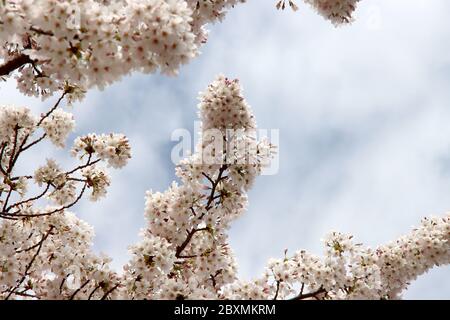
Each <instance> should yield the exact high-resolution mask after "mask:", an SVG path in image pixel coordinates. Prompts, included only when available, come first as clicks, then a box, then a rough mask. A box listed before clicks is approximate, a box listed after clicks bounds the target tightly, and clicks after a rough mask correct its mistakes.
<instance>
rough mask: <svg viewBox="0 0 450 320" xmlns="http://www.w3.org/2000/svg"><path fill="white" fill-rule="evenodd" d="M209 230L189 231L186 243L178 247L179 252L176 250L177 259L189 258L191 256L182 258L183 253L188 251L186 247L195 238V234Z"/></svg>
mask: <svg viewBox="0 0 450 320" xmlns="http://www.w3.org/2000/svg"><path fill="white" fill-rule="evenodd" d="M207 230H209V228H200V229H192V230H191V231H189V232H188V235H187V237H186V239H185V240H184V242H183V243H182V244H181V245H179V246H178V247H177V250H176V253H175V257H177V258H189V257H190V256H181V252H183V250H184V249H186V247H187V246H188V244H189V242H190V241H191V239H192V237H193V236H194V234H196V233H197V232H199V231H207Z"/></svg>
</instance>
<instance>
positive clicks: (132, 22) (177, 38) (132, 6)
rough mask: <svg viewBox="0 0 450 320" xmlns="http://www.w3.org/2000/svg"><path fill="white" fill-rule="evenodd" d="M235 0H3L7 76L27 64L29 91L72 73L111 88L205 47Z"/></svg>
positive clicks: (0, 33)
mask: <svg viewBox="0 0 450 320" xmlns="http://www.w3.org/2000/svg"><path fill="white" fill-rule="evenodd" d="M237 2H243V1H231V0H220V1H219V0H214V1H211V0H208V1H193V0H187V1H180V0H169V1H167V0H139V1H135V0H128V1H125V0H122V1H98V0H70V1H66V0H56V1H53V0H51V1H50V0H6V1H2V2H0V39H1V41H2V42H1V43H0V47H1V49H0V59H3V60H5V64H4V65H3V66H1V65H0V76H5V75H8V73H10V72H11V71H13V70H15V69H17V68H19V67H21V66H23V67H22V68H20V69H19V74H18V75H17V80H18V86H19V89H20V90H21V91H22V92H24V93H25V94H29V95H42V96H43V97H45V96H49V95H51V94H53V93H54V92H55V91H57V90H58V89H61V88H62V87H64V84H65V83H66V82H67V81H68V82H69V83H72V84H73V85H75V86H76V87H79V88H81V89H88V88H90V87H92V86H97V87H99V88H103V87H105V86H106V85H108V84H110V83H112V82H113V81H116V80H118V79H120V78H121V76H123V75H126V74H128V73H130V72H133V71H140V72H146V73H153V72H156V71H157V70H160V71H161V72H163V73H165V74H176V73H177V70H178V69H179V67H180V66H181V65H182V64H185V63H186V62H188V61H189V60H190V59H192V58H193V57H195V56H197V55H198V53H199V47H200V45H201V44H202V43H203V42H204V41H205V39H206V33H205V31H204V25H205V24H206V23H208V22H212V21H215V20H217V19H220V18H221V17H223V15H224V14H225V12H226V9H228V8H230V7H232V6H234V5H235V4H236V3H237Z"/></svg>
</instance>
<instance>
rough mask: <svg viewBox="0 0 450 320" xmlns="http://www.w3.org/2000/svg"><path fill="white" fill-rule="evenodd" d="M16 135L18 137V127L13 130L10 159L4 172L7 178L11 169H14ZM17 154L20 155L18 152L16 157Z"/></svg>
mask: <svg viewBox="0 0 450 320" xmlns="http://www.w3.org/2000/svg"><path fill="white" fill-rule="evenodd" d="M18 135H19V126H18V125H16V126H15V128H14V141H13V148H12V151H11V155H10V158H9V165H8V170H7V171H6V173H7V176H9V175H10V174H11V172H12V169H13V167H14V163H15V161H14V158H15V157H16V156H15V153H16V147H17V138H18ZM19 149H20V148H19ZM19 153H20V152H18V153H17V155H19Z"/></svg>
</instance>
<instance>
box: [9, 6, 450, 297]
mask: <svg viewBox="0 0 450 320" xmlns="http://www.w3.org/2000/svg"><path fill="white" fill-rule="evenodd" d="M273 2H274V1H272V0H266V1H257V0H250V1H249V2H248V3H247V4H244V5H240V6H239V7H238V8H236V9H234V10H232V11H231V12H230V13H229V15H228V16H227V17H226V19H225V21H224V22H223V23H222V24H218V25H215V26H212V27H211V28H210V29H211V33H210V39H209V42H208V43H207V44H206V46H205V47H204V48H203V50H202V51H203V53H202V55H201V56H200V57H198V58H197V59H195V60H194V61H193V62H192V63H191V64H189V65H188V66H186V67H184V68H183V69H182V70H181V72H180V75H179V77H177V78H167V77H163V76H159V75H139V74H135V75H133V76H130V77H127V78H125V79H123V81H121V82H118V83H115V84H114V85H112V86H110V87H108V88H107V89H106V90H104V91H102V92H100V91H95V90H94V91H91V92H90V93H89V94H88V97H87V99H86V100H85V101H83V103H82V104H79V105H76V106H75V107H74V109H73V112H74V114H75V118H76V121H77V130H76V132H75V134H74V135H72V136H71V140H73V138H74V137H75V136H76V135H80V134H85V133H89V132H99V133H102V132H123V133H125V134H126V135H127V136H128V137H129V138H130V141H131V144H132V148H133V159H132V160H131V161H130V163H129V165H128V166H127V167H125V168H124V169H122V170H119V171H113V172H112V178H113V184H112V186H111V188H110V192H109V194H108V195H109V196H108V197H107V198H106V199H104V200H102V201H101V202H99V203H90V202H88V201H85V202H83V203H82V204H80V205H79V206H78V207H77V208H76V210H75V211H76V212H77V213H78V214H79V215H80V216H81V217H82V218H83V219H85V220H87V221H88V222H90V223H91V224H92V225H94V227H95V230H96V238H95V249H96V250H98V251H103V252H105V253H107V254H108V255H110V256H112V257H113V258H114V266H115V267H117V268H120V267H121V265H123V264H124V263H125V262H126V261H127V259H128V254H127V246H128V245H130V244H132V243H134V242H136V241H137V239H138V237H137V232H138V231H139V229H140V228H141V227H143V226H144V218H143V210H144V194H145V191H146V190H149V189H153V190H160V191H162V190H165V189H166V188H167V187H168V185H169V184H170V182H171V181H172V180H173V179H174V164H172V163H171V161H170V152H171V149H172V147H173V146H174V145H175V144H176V142H172V141H171V140H170V137H171V133H172V132H173V130H175V129H178V128H187V129H189V130H191V131H192V129H193V126H194V120H196V112H197V109H196V105H197V95H198V92H199V91H201V90H203V89H204V88H205V87H206V86H207V85H208V83H209V82H210V81H211V80H213V79H214V78H215V76H216V75H217V74H219V73H223V74H225V75H227V76H228V77H232V78H239V79H240V80H241V83H242V85H243V86H244V90H245V96H246V98H247V101H248V102H249V104H250V105H251V106H252V108H253V110H254V113H255V116H256V119H257V122H258V125H259V127H261V128H265V129H280V146H279V152H280V154H279V157H280V159H279V164H280V170H279V173H278V174H277V175H273V176H263V177H260V178H259V179H258V180H257V182H256V184H255V187H254V189H252V190H251V192H250V194H249V201H250V205H249V210H248V212H247V214H246V215H244V216H243V217H242V218H241V219H240V220H238V221H236V222H235V223H234V224H233V227H232V229H231V230H230V235H231V244H232V247H233V248H234V251H235V253H236V255H237V259H238V263H239V266H240V269H239V270H240V274H241V275H242V277H244V278H251V277H254V276H257V275H259V274H260V273H261V272H262V270H263V268H264V266H265V263H266V261H267V259H268V258H269V257H272V256H275V257H280V256H282V254H283V251H284V249H289V251H290V252H293V251H295V250H297V249H303V248H304V249H308V250H311V251H313V252H315V253H318V254H320V253H321V252H322V250H323V248H322V244H321V242H320V239H321V238H322V237H323V236H324V235H325V234H326V233H327V232H329V231H331V230H339V231H343V232H348V233H352V234H354V235H355V238H356V239H358V240H359V241H360V242H363V243H365V244H367V245H370V246H376V245H378V244H382V243H385V242H387V241H389V240H393V239H395V238H396V237H399V236H400V235H402V234H404V233H407V232H408V231H409V230H410V229H411V228H412V226H413V225H417V224H418V223H419V221H420V219H421V217H423V216H427V215H431V214H435V215H443V214H444V213H445V212H447V211H448V210H450V126H449V125H448V123H449V121H450V90H448V88H449V85H450V55H449V51H450V19H448V16H446V15H447V14H448V12H450V2H448V0H396V1H392V0H377V1H373V0H365V1H364V0H363V1H362V2H361V3H360V5H359V8H358V12H357V13H358V17H357V20H356V22H355V23H354V24H353V25H351V26H347V27H342V28H338V29H336V28H334V27H333V26H332V25H331V24H330V23H328V22H326V21H324V20H323V19H322V17H320V16H318V15H316V14H315V13H314V12H312V11H311V10H310V9H309V8H308V7H306V6H305V5H300V10H299V11H298V12H296V13H291V12H289V11H286V12H278V11H276V10H275V9H274V4H273ZM14 86H15V84H14V83H13V82H11V81H10V82H8V83H6V84H2V85H1V88H0V92H1V95H2V103H14V104H26V105H29V106H31V107H33V109H35V110H36V112H38V111H37V110H43V108H44V107H46V106H48V105H50V101H46V102H44V103H42V102H40V101H39V100H37V99H30V98H25V97H22V96H20V94H19V93H18V92H17V91H16V90H15V88H14ZM69 145H70V143H69ZM43 154H45V156H47V157H54V158H57V159H58V160H59V161H61V162H63V163H65V164H67V165H69V164H70V163H73V159H70V158H68V156H67V152H65V151H55V150H54V149H53V148H51V147H50V146H48V145H44V146H43V147H42V148H41V149H40V150H37V151H36V152H35V153H30V154H29V155H28V159H25V161H23V162H22V163H21V165H22V167H23V168H24V169H26V168H32V167H33V164H34V163H35V162H36V161H38V162H39V161H41V162H42V163H44V158H43V156H42V155H43ZM40 159H42V160H40ZM405 297H406V298H447V299H448V298H449V297H450V267H449V266H447V267H443V268H440V269H434V270H432V271H431V272H429V273H428V274H427V275H425V276H422V277H421V278H419V279H418V281H416V282H414V283H413V284H412V285H411V287H410V289H409V290H408V291H407V292H406V294H405Z"/></svg>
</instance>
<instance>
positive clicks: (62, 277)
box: [0, 92, 131, 299]
mask: <svg viewBox="0 0 450 320" xmlns="http://www.w3.org/2000/svg"><path fill="white" fill-rule="evenodd" d="M67 93H68V92H64V94H63V96H62V97H64V96H66V97H68V95H67ZM68 98H69V97H68ZM61 101H62V98H61V99H59V100H58V102H57V103H56V104H55V105H54V106H53V107H52V108H50V110H49V111H48V112H47V113H45V114H42V115H41V116H40V117H37V116H34V115H33V114H32V112H31V111H30V109H28V108H26V107H16V106H10V105H6V106H0V158H1V162H0V181H1V182H0V208H1V212H0V299H17V298H20V299H101V298H107V297H108V298H114V297H117V294H118V293H117V292H113V291H115V289H116V288H117V286H118V285H119V284H120V277H119V276H118V275H117V274H116V273H115V272H113V271H111V270H110V268H109V262H110V259H109V258H107V257H106V256H97V255H95V254H93V253H92V250H91V244H92V238H93V230H92V228H91V227H90V226H89V225H88V224H86V223H85V222H83V221H81V220H80V219H79V218H77V217H76V216H75V215H74V214H73V213H71V212H69V211H68V209H69V208H71V207H72V206H74V205H75V204H76V203H77V202H78V201H79V200H80V199H81V198H82V196H83V195H84V193H85V191H86V190H88V189H91V190H92V192H91V196H90V199H91V200H93V201H96V200H98V199H99V198H101V197H103V196H105V195H106V188H107V187H108V186H109V185H110V183H111V181H110V178H109V176H108V174H107V172H106V170H105V169H103V168H101V167H100V166H99V163H100V162H101V161H104V162H106V163H108V164H109V165H110V166H112V167H115V168H119V167H122V166H123V165H125V164H126V162H127V161H128V159H129V158H130V157H131V154H130V146H129V143H128V140H127V139H126V137H125V136H123V135H119V134H109V135H100V136H99V137H100V138H99V139H98V141H97V142H96V143H95V150H93V151H92V152H91V153H89V154H88V155H87V156H86V158H87V159H86V160H85V161H83V163H82V164H80V165H77V166H76V167H75V168H74V169H71V170H63V169H62V168H61V166H60V165H59V164H58V163H57V162H56V161H55V160H53V159H47V160H46V163H45V164H44V165H42V166H39V167H38V168H37V169H36V170H35V171H34V173H32V174H31V175H27V174H21V173H19V172H18V169H17V168H16V163H17V162H18V161H20V159H21V157H22V155H23V154H24V153H25V152H26V151H27V150H29V149H30V148H33V147H35V146H36V145H38V144H39V143H40V142H42V141H44V140H46V139H47V140H49V141H50V142H51V143H53V145H54V146H56V147H60V148H61V147H64V144H65V140H66V139H67V136H68V135H69V133H70V132H72V131H73V129H74V126H75V122H74V120H73V116H72V114H71V113H69V112H66V111H64V110H63V109H62V108H61V107H60V106H59V105H60V103H61ZM38 134H39V135H40V136H39V135H38ZM36 136H37V137H36ZM79 139H81V138H78V139H76V141H78V140H79ZM76 148H77V143H75V146H74V149H76ZM30 181H34V182H35V185H34V186H33V187H30V188H28V185H29V182H30ZM36 190H38V191H37V194H36ZM31 193H34V194H33V195H31V196H30V195H29V194H31ZM46 199H48V200H49V201H45V200H46Z"/></svg>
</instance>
